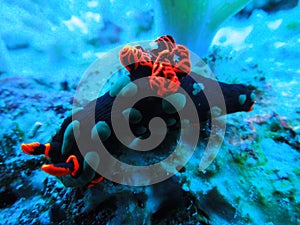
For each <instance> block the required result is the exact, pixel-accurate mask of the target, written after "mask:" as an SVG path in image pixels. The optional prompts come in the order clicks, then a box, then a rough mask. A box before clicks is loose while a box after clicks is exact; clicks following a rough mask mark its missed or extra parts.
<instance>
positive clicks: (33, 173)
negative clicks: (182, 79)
mask: <svg viewBox="0 0 300 225" xmlns="http://www.w3.org/2000/svg"><path fill="white" fill-rule="evenodd" d="M170 2H171V3H170ZM170 2H168V1H164V0H160V1H159V0H157V1H139V0H135V1H113V0H110V1H102V0H90V1H88V0H86V1H71V0H63V1H57V2H55V3H54V2H53V1H47V2H45V1H39V0H26V1H11V0H0V5H1V7H0V22H1V26H0V81H1V82H0V96H1V97H0V121H1V123H0V128H1V129H0V170H1V174H0V181H1V188H0V224H213V225H219V224H266V225H271V224H274V225H277V224H280V225H281V224H300V218H299V215H300V210H299V203H300V191H299V185H300V167H299V160H300V152H299V151H300V126H299V124H300V92H299V83H300V82H299V76H300V63H299V58H300V52H299V49H300V19H299V16H298V15H299V13H300V6H299V4H298V1H279V2H278V1H272V0H269V1H252V2H251V3H249V4H247V6H245V7H244V5H243V4H241V6H240V7H239V8H237V9H235V10H232V12H231V13H225V12H226V10H228V8H226V6H224V8H222V7H221V6H223V5H224V4H225V3H226V2H228V3H233V2H240V1H225V3H224V1H215V3H209V1H207V2H208V3H207V7H206V8H205V6H204V5H205V4H203V5H201V3H199V2H197V1H186V2H185V3H183V2H180V1H170ZM203 2H206V1H203ZM166 6H168V7H167V8H166ZM201 7H202V8H201ZM219 7H220V8H221V9H222V10H221V11H220V10H219ZM232 9H233V6H232ZM218 10H219V11H218ZM240 10H242V11H240ZM229 11H230V10H229ZM216 12H218V13H216ZM220 12H221V14H222V12H223V13H224V17H222V15H220ZM237 12H238V13H237ZM225 14H226V16H225ZM227 14H228V15H227ZM232 14H234V15H232ZM170 15H171V17H168V16H170ZM218 16H219V17H218ZM226 17H227V19H226V20H224V18H226ZM170 18H174V20H172V21H173V22H172V21H171V22H172V23H171V22H168V23H167V22H166V21H169V20H170ZM201 18H203V19H201ZM191 20H194V22H196V25H195V23H192V22H190V21H191ZM219 20H220V21H219ZM223 20H224V21H223ZM178 21H179V22H178ZM212 21H219V22H216V24H217V25H218V26H216V27H213V28H211V27H209V24H210V23H211V22H212ZM198 25H199V26H198ZM206 25H207V26H206ZM166 34H171V35H173V36H174V38H175V40H176V41H177V44H182V45H185V46H186V47H187V48H189V49H190V50H191V52H192V54H195V55H198V56H201V57H202V59H203V60H204V61H205V62H206V63H207V65H205V66H204V65H194V64H195V63H194V64H193V65H192V71H194V72H196V73H199V74H200V75H203V76H207V77H209V78H212V77H215V79H217V80H218V81H222V82H225V83H229V84H237V83H242V84H244V85H247V86H249V87H250V89H251V90H253V91H254V92H255V94H256V104H255V105H254V109H253V111H251V112H238V113H234V114H230V115H228V116H227V117H226V118H224V117H222V118H221V119H220V121H219V123H220V124H223V125H224V124H225V126H226V129H225V128H222V129H221V128H219V127H218V126H217V128H215V129H216V131H217V132H216V134H214V136H213V138H216V139H215V140H218V137H219V136H218V135H220V134H224V135H221V137H220V140H221V141H220V146H218V148H217V149H216V147H214V146H210V148H206V147H207V142H208V139H209V137H210V135H212V134H213V131H212V130H213V129H212V128H209V123H208V122H207V123H204V124H202V125H201V126H202V127H201V132H200V133H201V135H202V136H201V137H200V139H199V143H198V145H197V147H196V148H195V152H194V154H193V156H192V157H191V159H189V160H188V162H187V163H186V164H185V165H180V166H183V168H181V170H180V172H178V173H176V174H175V175H174V176H172V177H171V178H169V179H167V180H164V181H162V182H159V183H157V184H153V185H148V186H140V187H132V186H128V185H124V183H123V184H122V182H121V184H117V183H115V182H112V181H110V180H109V179H105V180H104V181H103V182H101V183H99V184H97V185H95V186H94V187H93V188H87V187H86V186H84V187H73V188H72V187H71V188H67V187H65V186H64V185H63V183H61V182H60V181H59V179H56V178H55V177H54V176H51V175H49V174H46V173H45V172H43V171H42V170H41V169H40V167H41V166H42V165H43V164H47V163H51V162H50V161H49V159H46V158H45V157H44V155H41V156H35V157H32V156H28V155H26V154H24V153H23V152H22V150H21V147H20V145H21V143H30V142H40V143H48V142H49V141H51V137H52V135H54V134H55V133H56V132H57V131H58V130H59V128H60V125H61V124H62V122H63V121H64V119H65V118H66V117H67V116H69V115H70V114H71V111H72V109H74V105H75V106H76V108H78V106H82V105H85V104H87V103H88V102H89V101H91V100H92V99H93V98H94V97H95V96H98V95H99V93H100V95H101V96H102V95H103V94H104V93H105V92H106V91H109V90H110V89H112V88H113V87H114V84H116V83H118V82H120V83H121V82H122V81H121V79H119V76H120V74H121V76H122V75H123V73H125V74H126V76H127V72H126V70H125V69H124V68H122V65H121V64H120V63H119V57H118V55H116V54H115V55H112V56H111V55H109V54H110V53H111V52H114V51H116V49H120V48H121V47H123V46H124V45H126V44H130V45H136V44H137V43H141V41H150V40H152V41H153V40H155V39H156V38H157V37H159V36H161V35H166ZM138 41H140V42H138ZM132 43H135V44H132ZM143 43H145V42H143ZM146 43H148V42H146ZM148 44H149V43H148ZM152 44H153V43H152ZM152 44H151V43H150V45H149V46H151V45H152ZM149 46H147V47H148V48H150V47H149ZM153 46H155V45H154V44H153ZM108 55H109V56H108ZM97 60H98V61H97ZM95 61H96V62H97V63H96V65H97V67H95V68H93V67H90V66H91V65H92V63H93V62H95ZM94 65H95V64H94ZM110 65H113V66H110ZM210 70H211V71H210ZM97 71H101V73H99V72H97ZM116 71H117V72H116ZM124 71H125V72H124ZM112 74H113V75H114V76H112V77H111V75H112ZM83 78H85V79H86V78H87V79H90V80H89V81H90V82H89V84H88V85H87V86H84V85H85V83H82V79H83ZM100 78H101V79H100ZM110 78H112V79H110ZM107 79H110V80H109V81H107ZM106 81H107V83H106V85H104V88H103V89H101V90H98V89H97V88H99V85H100V86H101V87H103V86H102V85H103V84H104V83H105V82H106ZM80 88H83V89H80ZM78 90H80V91H82V90H83V92H80V93H83V95H82V96H79V98H78V99H77V102H75V103H74V105H73V100H74V96H75V94H76V93H78ZM221 120H222V121H221ZM171 122H172V121H171V120H170V121H169V123H171ZM185 122H186V121H185ZM182 126H184V124H183V125H182ZM186 126H192V125H191V124H188V123H187V125H186ZM218 129H219V130H218ZM159 132H160V131H157V133H159ZM191 136H192V134H191ZM167 143H168V141H167V142H166V144H165V145H164V147H165V148H170V149H171V148H172V147H174V146H168V144H167ZM172 143H173V142H172ZM134 144H136V145H137V143H136V142H135V143H133V144H132V145H134ZM177 144H182V145H179V146H180V148H182V149H186V151H188V150H190V149H189V147H190V146H189V145H188V144H186V145H184V143H177ZM204 150H206V151H207V152H208V153H209V156H210V157H212V158H213V160H209V162H210V164H209V166H208V167H205V168H204V170H199V163H200V161H201V159H202V156H203V154H204ZM126 157H128V155H127V156H126ZM129 157H130V155H129ZM184 157H186V155H185V154H181V155H180V154H178V158H180V159H181V160H183V161H184ZM137 158H138V157H137ZM159 159H160V158H159V157H157V158H151V159H149V158H146V159H143V160H145V161H148V162H152V160H153V161H155V162H156V161H157V160H159ZM132 160H133V161H134V160H136V158H134V157H133V158H132ZM206 160H208V159H206ZM179 161H180V160H179ZM176 162H177V161H176V160H175V163H176ZM100 163H101V159H100ZM177 163H178V162H177ZM165 166H166V165H165ZM112 168H113V167H112ZM166 168H167V169H166V170H168V169H170V168H168V167H167V166H166ZM170 170H171V169H170ZM167 172H170V171H167ZM151 175H153V174H151ZM121 177H122V176H121ZM124 177H126V176H125V175H124ZM74 179H75V178H74ZM124 179H125V178H124ZM132 179H141V178H140V177H139V174H138V173H137V174H134V176H133V178H132ZM79 186H80V185H79Z"/></svg>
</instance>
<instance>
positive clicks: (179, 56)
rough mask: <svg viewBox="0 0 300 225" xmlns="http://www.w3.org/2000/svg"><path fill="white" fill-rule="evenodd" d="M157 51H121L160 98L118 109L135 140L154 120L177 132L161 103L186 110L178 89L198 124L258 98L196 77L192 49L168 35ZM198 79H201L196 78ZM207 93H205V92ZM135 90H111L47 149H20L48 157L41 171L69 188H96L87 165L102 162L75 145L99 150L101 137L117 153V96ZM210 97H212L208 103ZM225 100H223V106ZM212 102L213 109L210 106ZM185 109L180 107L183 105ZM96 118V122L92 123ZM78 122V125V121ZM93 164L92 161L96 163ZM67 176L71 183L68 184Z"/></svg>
mask: <svg viewBox="0 0 300 225" xmlns="http://www.w3.org/2000/svg"><path fill="white" fill-rule="evenodd" d="M155 42H156V44H157V47H156V48H153V49H150V50H149V49H144V48H142V47H141V46H129V45H126V46H125V47H123V48H122V49H121V50H120V52H119V58H120V62H121V64H122V65H123V66H124V67H125V68H126V70H127V71H128V72H129V78H130V80H131V81H135V80H138V79H140V78H147V79H148V82H147V83H146V84H145V87H144V88H145V89H148V90H150V91H152V92H153V93H155V94H156V95H157V96H161V97H162V98H154V97H149V98H146V99H145V100H143V101H139V102H137V103H136V104H135V105H134V107H133V108H130V109H123V108H122V109H120V110H119V112H118V113H119V114H120V115H119V116H127V118H128V120H129V123H130V128H131V130H132V132H133V134H134V135H135V136H136V137H141V138H145V137H147V136H149V128H148V126H149V121H150V120H151V118H153V117H160V118H162V119H163V120H165V121H167V122H166V123H167V126H168V129H170V130H172V129H173V130H176V129H178V119H179V118H178V115H177V114H176V110H174V107H173V106H172V105H171V104H168V103H166V101H165V100H163V98H164V97H165V98H166V99H169V100H170V99H171V101H172V99H173V100H174V99H175V100H174V102H175V104H176V102H177V103H178V104H179V108H180V107H184V102H185V95H184V94H182V93H181V92H180V91H179V89H180V88H181V89H183V90H184V91H185V92H186V93H187V94H188V95H189V98H191V99H192V101H193V104H194V106H195V107H196V110H197V113H198V118H199V121H192V122H193V123H200V122H202V121H207V120H209V119H210V118H211V116H212V115H213V114H214V115H215V116H221V115H224V114H228V113H234V112H239V111H251V110H252V108H253V104H254V103H255V94H254V93H253V92H252V91H251V90H249V88H247V87H246V86H244V85H242V84H226V83H222V82H217V81H216V80H212V79H210V78H206V77H203V76H201V75H199V74H195V72H193V71H192V64H191V60H190V52H189V50H188V49H187V48H186V47H185V46H183V45H179V44H176V42H175V40H174V39H173V37H171V36H170V35H166V36H162V37H159V38H158V39H157V40H155ZM195 75H196V76H197V80H195V79H193V77H194V76H195ZM216 83H217V84H218V86H219V87H220V89H221V91H222V95H223V97H224V100H225V106H226V109H225V110H224V109H222V107H219V104H221V103H220V99H219V98H220V96H219V95H215V89H214V87H215V85H216ZM204 90H205V92H204ZM134 92H135V90H134V86H133V88H132V89H131V92H130V91H129V92H126V91H123V90H122V91H119V92H118V91H117V93H115V91H112V90H109V91H107V92H106V93H105V94H103V95H102V96H100V97H98V98H97V99H95V100H93V101H91V102H89V103H88V104H86V105H85V106H84V107H83V109H82V110H80V111H78V112H75V113H74V114H73V116H70V117H67V118H66V119H65V120H64V121H63V123H62V125H61V127H60V130H59V131H58V132H57V133H56V134H55V135H54V136H53V138H52V141H51V142H50V143H47V144H41V143H39V142H33V143H28V144H22V145H21V148H22V150H23V152H25V153H26V154H29V155H40V154H44V155H45V156H46V157H47V158H49V159H50V161H51V164H46V165H43V166H42V167H41V169H42V170H43V171H45V172H47V173H49V174H51V175H53V176H57V177H59V178H60V179H61V180H63V183H64V185H65V186H72V187H76V186H89V187H92V186H94V185H95V184H97V183H98V182H100V181H102V180H103V177H102V176H101V174H98V173H96V172H95V171H93V170H89V169H88V168H89V167H88V166H87V165H86V164H85V161H86V160H88V161H89V162H91V161H92V163H95V164H97V163H99V160H98V159H97V157H96V158H93V157H94V155H93V154H87V155H86V156H84V157H83V156H82V154H81V153H80V151H79V147H78V146H77V143H76V140H75V139H76V138H84V139H85V140H90V141H89V142H87V143H86V146H87V148H90V149H93V148H95V145H94V142H95V140H96V139H97V138H98V139H99V137H100V139H101V141H102V142H103V144H104V145H105V146H106V147H107V148H108V149H111V150H112V151H115V149H116V148H118V147H119V146H120V145H121V144H120V142H119V141H118V140H117V138H116V135H115V133H114V130H113V128H112V121H111V114H112V106H113V103H114V101H115V99H116V97H117V95H119V94H120V95H126V93H127V94H128V93H130V94H133V95H134ZM207 95H209V96H210V100H209V101H208V99H207ZM224 100H223V101H224ZM211 102H213V105H211V104H209V103H211ZM180 104H181V105H180ZM91 115H95V118H91ZM74 118H76V120H74ZM93 161H94V162H93ZM64 177H68V178H71V179H65V180H64Z"/></svg>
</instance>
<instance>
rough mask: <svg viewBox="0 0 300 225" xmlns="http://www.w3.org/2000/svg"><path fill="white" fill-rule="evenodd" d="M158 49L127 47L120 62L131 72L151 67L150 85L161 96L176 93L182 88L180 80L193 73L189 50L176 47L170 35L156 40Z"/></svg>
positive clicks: (179, 46)
mask: <svg viewBox="0 0 300 225" xmlns="http://www.w3.org/2000/svg"><path fill="white" fill-rule="evenodd" d="M155 42H156V43H157V46H158V47H157V48H156V49H152V50H148V51H145V50H144V49H143V48H142V47H140V46H135V47H132V46H125V47H124V48H123V49H121V51H120V61H121V63H122V65H123V66H124V67H125V68H126V69H127V70H128V71H129V72H130V73H132V72H134V71H136V70H138V69H139V68H141V67H149V68H150V69H151V71H152V72H151V74H150V75H149V76H148V78H149V85H150V88H151V89H152V90H154V91H155V92H156V93H157V94H158V95H159V96H163V95H166V94H169V93H175V92H177V91H178V89H179V87H180V79H181V78H183V77H184V76H188V75H189V74H190V72H191V66H192V65H191V62H190V53H189V50H188V49H187V48H186V47H185V46H183V45H176V42H175V40H174V38H173V37H172V36H170V35H166V36H162V37H159V38H158V39H156V40H155Z"/></svg>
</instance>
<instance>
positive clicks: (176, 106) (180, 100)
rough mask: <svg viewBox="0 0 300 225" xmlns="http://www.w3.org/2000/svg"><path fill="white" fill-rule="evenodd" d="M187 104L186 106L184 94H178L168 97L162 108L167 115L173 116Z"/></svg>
mask: <svg viewBox="0 0 300 225" xmlns="http://www.w3.org/2000/svg"><path fill="white" fill-rule="evenodd" d="M185 104H186V97H185V96H184V95H183V94H180V93H176V94H172V95H169V96H167V97H166V98H165V99H164V100H163V101H162V108H163V110H164V111H165V112H166V113H168V114H172V113H175V112H177V111H180V110H182V109H183V108H184V106H185Z"/></svg>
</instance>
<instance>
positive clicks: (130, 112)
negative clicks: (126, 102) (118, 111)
mask: <svg viewBox="0 0 300 225" xmlns="http://www.w3.org/2000/svg"><path fill="white" fill-rule="evenodd" d="M122 114H123V116H124V117H125V118H126V119H127V120H129V122H130V123H133V124H137V123H139V122H141V120H142V118H143V116H142V113H141V112H140V111H139V110H137V109H135V108H128V109H125V110H124V111H123V112H122Z"/></svg>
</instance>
